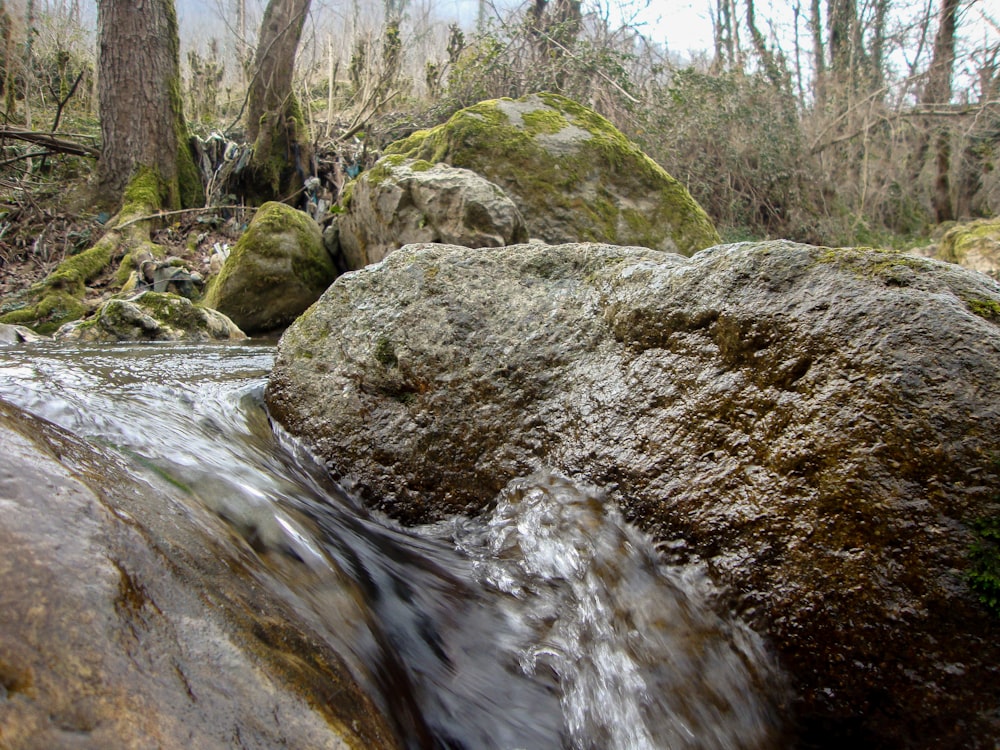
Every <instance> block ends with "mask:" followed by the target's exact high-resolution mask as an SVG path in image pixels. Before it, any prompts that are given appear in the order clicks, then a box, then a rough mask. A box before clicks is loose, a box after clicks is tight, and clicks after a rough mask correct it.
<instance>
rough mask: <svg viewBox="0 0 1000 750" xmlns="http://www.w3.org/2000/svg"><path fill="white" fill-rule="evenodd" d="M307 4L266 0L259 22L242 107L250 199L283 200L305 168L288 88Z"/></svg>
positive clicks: (301, 129) (302, 128)
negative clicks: (250, 150)
mask: <svg viewBox="0 0 1000 750" xmlns="http://www.w3.org/2000/svg"><path fill="white" fill-rule="evenodd" d="M309 5H310V0H270V2H269V3H268V4H267V8H266V9H265V10H264V17H263V19H262V20H261V24H260V34H259V36H258V41H257V52H256V55H255V56H254V75H253V80H251V82H250V93H249V102H248V107H247V140H249V141H252V142H253V144H254V159H253V163H252V165H251V168H252V173H253V181H254V185H253V186H251V193H256V194H257V195H255V196H254V197H255V198H260V199H270V198H276V197H277V198H281V197H284V198H289V197H291V195H292V194H294V193H295V192H297V190H298V189H299V188H300V187H301V186H302V183H303V181H304V180H305V178H306V176H307V175H308V174H309V172H310V171H311V170H310V168H309V162H310V153H309V150H310V149H309V138H308V133H307V132H306V125H305V121H304V120H303V118H302V113H301V110H300V109H299V104H298V101H297V100H296V99H295V95H294V93H293V91H292V83H293V78H292V76H293V74H294V72H295V54H296V52H297V51H298V47H299V39H300V38H301V36H302V27H303V25H304V24H305V20H306V14H307V13H308V12H309ZM254 188H256V189H254ZM268 193H269V194H268Z"/></svg>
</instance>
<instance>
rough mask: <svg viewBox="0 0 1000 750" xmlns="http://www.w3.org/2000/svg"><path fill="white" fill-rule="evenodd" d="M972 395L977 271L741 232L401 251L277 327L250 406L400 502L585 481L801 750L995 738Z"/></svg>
mask: <svg viewBox="0 0 1000 750" xmlns="http://www.w3.org/2000/svg"><path fill="white" fill-rule="evenodd" d="M998 393H1000V284H997V283H996V282H994V281H992V280H990V279H989V278H987V277H986V276H983V275H982V274H979V273H974V272H971V271H968V270H966V269H962V268H959V267H957V266H954V265H950V264H947V263H942V262H939V261H934V260H926V259H920V258H914V257H911V256H908V255H903V254H897V253H890V252H877V251H872V250H850V249H847V250H833V249H829V248H818V247H809V246H804V245H797V244H793V243H788V242H764V243H754V244H749V243H748V244H738V245H720V246H717V247H713V248H710V249H708V250H705V251H702V252H700V253H698V254H696V255H695V256H693V257H692V258H682V257H681V256H678V255H674V254H665V253H661V252H656V251H652V250H645V249H640V248H627V247H615V246H609V245H565V246H544V245H522V246H514V247H509V248H496V249H484V250H475V251H470V250H467V249H463V248H457V247H448V246H444V245H421V246H412V245H411V246H408V247H405V248H403V249H401V250H399V251H397V252H395V253H393V254H391V255H390V256H389V257H388V258H386V259H385V260H384V261H383V262H382V263H380V264H378V265H376V266H369V267H368V268H366V269H363V270H361V271H358V272H355V273H353V274H347V275H345V276H343V277H341V279H339V280H338V281H337V282H335V283H334V284H333V286H331V288H330V289H329V290H328V291H327V293H326V294H325V295H324V296H323V298H322V299H321V300H320V301H319V302H318V303H317V304H316V305H315V306H314V307H313V308H312V309H311V310H310V311H309V312H308V313H307V314H306V315H304V316H303V317H302V318H300V319H299V321H297V322H296V324H295V325H293V326H292V327H291V328H290V329H289V330H288V331H287V332H286V333H285V335H284V337H283V338H282V340H281V342H280V344H279V348H278V357H277V360H276V363H275V366H274V370H273V372H272V374H271V377H270V380H269V384H268V387H267V392H266V398H267V403H268V406H269V408H270V411H271V414H272V415H273V416H274V417H275V418H276V419H277V420H279V421H280V422H281V423H282V424H284V425H285V426H286V427H287V428H288V429H289V430H290V431H291V432H292V433H293V434H296V435H298V436H300V437H302V438H304V439H305V440H306V441H307V442H308V443H309V444H310V445H311V446H312V447H313V448H314V449H315V450H316V452H317V453H318V454H319V456H320V457H321V458H322V459H323V460H324V462H325V463H326V465H327V466H328V467H329V468H330V470H331V471H332V472H333V473H334V474H335V475H336V476H338V477H341V478H344V480H345V481H347V482H349V483H350V485H351V486H352V487H353V488H355V490H356V491H357V492H358V493H360V494H361V496H362V497H363V498H364V499H365V500H366V501H367V502H368V503H370V504H372V505H375V506H378V507H380V508H383V509H385V510H386V511H388V512H390V513H392V514H394V515H396V516H398V517H400V518H402V519H406V520H411V521H422V520H428V519H435V518H441V517H443V516H447V515H449V514H452V513H457V512H478V511H480V510H482V509H484V508H488V507H491V505H492V504H493V503H494V502H495V501H496V497H497V493H498V492H500V491H501V490H502V488H503V487H504V486H505V485H506V484H507V483H508V482H509V481H510V480H511V479H512V478H514V477H518V476H523V475H527V474H530V473H531V472H532V471H534V470H536V469H539V468H545V467H548V468H551V469H555V470H558V471H560V472H562V473H564V474H566V475H569V476H572V477H575V478H577V479H579V480H580V481H584V482H588V483H591V484H596V485H598V486H600V487H603V488H605V489H606V490H607V493H608V497H609V498H610V499H611V500H612V501H614V502H616V503H618V504H620V506H621V507H623V508H624V509H625V512H626V514H627V516H628V517H629V518H631V519H633V520H635V521H636V522H637V523H638V524H640V525H641V526H642V527H643V528H645V529H646V530H648V531H649V532H651V533H653V534H654V535H655V536H656V537H657V538H658V539H659V540H660V541H661V542H663V547H662V549H663V550H664V552H665V553H666V554H669V555H672V556H677V557H678V558H681V559H685V560H693V561H699V560H700V561H702V562H704V563H705V565H706V566H707V567H708V569H709V570H710V571H711V572H712V574H713V576H714V577H715V579H716V580H717V581H718V582H719V583H721V584H724V585H727V586H728V587H729V590H730V592H731V593H732V595H733V598H732V600H731V601H730V602H726V604H730V603H732V604H734V605H735V606H736V607H737V608H738V610H739V611H741V612H743V613H744V614H745V616H746V618H747V619H748V620H749V621H750V622H752V623H753V624H754V626H755V627H756V628H758V629H759V631H760V632H762V633H766V634H767V635H768V636H769V637H770V639H771V641H772V642H773V643H774V645H775V648H776V649H777V652H778V654H779V655H780V657H781V659H782V662H783V664H784V665H785V666H786V667H787V669H788V670H789V671H790V673H791V674H792V677H793V679H794V681H795V687H796V688H797V696H798V697H797V701H796V711H797V717H796V718H797V720H798V725H799V726H800V727H801V728H802V731H803V733H804V737H803V738H802V739H803V743H802V746H803V747H847V746H852V747H880V748H888V747H893V748H901V747H911V748H916V747H926V748H931V747H934V748H956V749H957V748H993V747H994V746H995V742H996V738H997V737H998V736H1000V680H998V679H997V665H998V664H1000V638H998V634H1000V620H998V619H997V615H996V614H995V613H992V612H991V611H990V610H989V608H988V607H987V606H984V605H983V604H982V603H981V601H980V598H981V597H982V598H985V599H987V600H989V599H990V598H992V599H993V601H996V599H997V596H996V591H997V590H998V589H1000V583H998V582H1000V563H998V562H997V560H998V559H1000V556H998V555H997V551H996V548H995V542H994V541H991V540H995V539H996V538H997V537H1000V535H998V534H996V532H995V530H996V528H997V523H996V522H995V521H994V523H993V525H992V526H990V525H987V526H983V525H982V524H983V521H982V519H984V518H992V519H997V518H998V517H1000V461H998V455H1000V399H998V398H997V394H998ZM991 529H993V531H991ZM989 534H993V536H992V537H989ZM987 542H988V544H987ZM977 544H979V545H980V546H981V547H984V548H986V549H987V551H989V550H990V549H992V550H993V551H992V552H990V554H991V555H992V557H990V556H989V555H985V556H984V555H979V554H978V553H977V554H976V555H973V554H971V553H970V550H972V549H973V547H974V546H975V545H977ZM990 545H994V546H992V547H991V546H990ZM990 560H992V561H993V562H992V563H990ZM991 565H992V567H991ZM990 585H992V586H993V588H992V589H991V588H989V586H990Z"/></svg>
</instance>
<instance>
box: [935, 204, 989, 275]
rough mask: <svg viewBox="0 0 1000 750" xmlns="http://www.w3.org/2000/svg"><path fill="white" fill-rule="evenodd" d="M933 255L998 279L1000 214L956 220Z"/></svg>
mask: <svg viewBox="0 0 1000 750" xmlns="http://www.w3.org/2000/svg"><path fill="white" fill-rule="evenodd" d="M935 255H936V257H938V258H940V259H941V260H945V261H948V262H949V263H958V264H959V265H960V266H965V267H966V268H971V269H972V270H973V271H979V272H980V273H985V274H986V275H988V276H992V277H993V278H994V279H1000V218H994V219H980V220H978V221H972V222H968V223H966V224H957V225H956V226H954V227H952V228H951V229H949V230H948V231H947V232H945V234H944V236H943V237H942V238H941V242H940V243H938V246H937V252H936V253H935Z"/></svg>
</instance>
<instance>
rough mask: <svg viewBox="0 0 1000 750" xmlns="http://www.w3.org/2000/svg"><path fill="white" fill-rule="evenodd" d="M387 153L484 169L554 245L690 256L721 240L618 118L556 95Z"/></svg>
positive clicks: (493, 105)
mask: <svg viewBox="0 0 1000 750" xmlns="http://www.w3.org/2000/svg"><path fill="white" fill-rule="evenodd" d="M386 153H387V154H390V155H402V156H406V157H409V158H415V159H422V160H425V161H427V162H431V163H437V162H445V163H447V164H450V165H452V166H454V167H462V168H464V169H470V170H472V171H473V172H477V173H479V174H480V175H482V176H483V177H485V178H486V179H487V180H489V181H490V182H493V183H496V184H497V185H499V186H500V187H501V188H503V190H504V191H505V192H506V193H507V195H509V196H510V197H511V198H512V199H513V200H514V202H515V203H516V204H517V207H518V208H519V209H520V210H521V213H522V214H523V215H524V219H525V221H526V222H527V225H528V234H529V235H530V236H531V237H534V238H538V239H541V240H544V241H546V242H551V243H559V242H583V241H597V242H613V243H617V244H620V245H633V244H635V245H644V246H646V247H651V248H655V249H657V250H669V251H674V252H679V253H681V254H683V255H690V254H691V253H693V252H695V251H696V250H701V249H702V248H705V247H708V246H710V245H714V244H716V243H717V242H719V236H718V234H716V232H715V228H714V227H713V226H712V222H711V221H710V220H709V218H708V216H707V214H706V213H705V212H704V211H703V210H702V208H701V206H699V205H698V204H697V203H696V202H695V200H694V199H693V198H692V197H691V195H690V193H688V191H687V190H686V189H685V188H684V186H683V185H681V184H680V183H679V182H678V181H677V180H675V179H674V178H673V177H671V176H670V175H668V174H667V173H666V172H665V171H664V169H663V168H662V167H660V166H659V165H658V164H657V163H656V162H654V161H653V160H652V159H650V158H649V157H648V156H646V155H645V154H644V153H643V152H642V151H641V150H640V149H639V147H638V146H636V145H635V144H634V143H632V142H631V141H629V140H628V139H627V138H626V137H625V136H624V135H623V134H622V133H621V132H619V131H618V130H617V129H616V128H615V127H614V126H613V125H612V124H611V123H610V122H608V121H607V120H605V119H604V118H603V117H601V116H600V115H598V114H597V113H596V112H593V111H592V110H589V109H587V108H586V107H583V106H581V105H579V104H577V103H575V102H573V101H571V100H569V99H567V98H565V97H562V96H559V95H557V94H532V95H531V96H526V97H524V98H522V99H518V100H516V101H515V100H512V99H496V100H492V101H485V102H480V103H479V104H476V105H475V106H473V107H469V108H467V109H463V110H461V111H459V112H457V113H456V114H455V115H453V116H452V117H451V119H450V120H448V122H446V123H444V124H443V125H439V126H438V127H436V128H432V129H430V130H421V131H418V132H416V133H414V134H413V135H411V136H410V137H409V138H406V139H404V140H402V141H398V142H396V143H393V144H391V145H390V146H389V147H388V148H387V149H386ZM456 244H458V243H456Z"/></svg>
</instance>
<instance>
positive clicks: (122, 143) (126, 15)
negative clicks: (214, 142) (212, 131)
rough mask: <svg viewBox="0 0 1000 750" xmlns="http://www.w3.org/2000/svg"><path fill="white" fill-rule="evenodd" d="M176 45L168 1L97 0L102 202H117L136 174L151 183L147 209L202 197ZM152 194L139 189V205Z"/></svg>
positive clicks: (170, 1)
mask: <svg viewBox="0 0 1000 750" xmlns="http://www.w3.org/2000/svg"><path fill="white" fill-rule="evenodd" d="M178 48H179V43H178V38H177V16H176V15H175V13H174V6H173V0H142V1H141V2H135V1H134V0H99V2H98V81H99V83H98V99H99V102H100V114H101V138H102V143H101V157H100V159H99V161H98V189H99V191H100V193H101V197H102V198H104V199H107V200H110V201H112V202H115V203H117V202H119V201H120V200H121V198H122V195H123V192H124V191H125V188H126V186H127V185H128V184H129V183H130V182H131V181H132V180H134V179H135V178H136V177H137V176H140V175H142V176H144V177H149V176H151V177H153V178H155V183H156V185H157V186H158V190H157V191H156V192H157V193H158V195H156V196H155V198H156V199H157V200H158V205H147V206H146V208H147V209H151V210H158V209H168V208H169V209H174V208H179V207H181V206H195V205H200V203H201V202H202V201H203V199H204V198H203V193H202V191H201V180H200V178H199V176H198V172H197V169H196V168H195V166H194V160H193V159H192V157H191V152H190V149H189V146H188V135H187V126H186V124H185V122H184V113H183V106H182V102H181V94H180V61H179V57H178V55H179V53H178ZM152 197H153V196H150V195H149V191H148V190H147V191H146V192H145V193H144V200H146V202H147V203H148V202H149V199H150V198H152ZM147 212H148V211H147Z"/></svg>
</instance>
